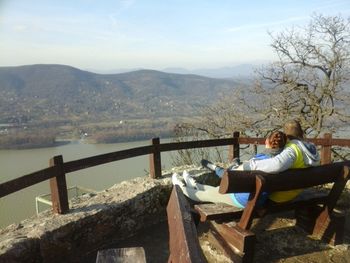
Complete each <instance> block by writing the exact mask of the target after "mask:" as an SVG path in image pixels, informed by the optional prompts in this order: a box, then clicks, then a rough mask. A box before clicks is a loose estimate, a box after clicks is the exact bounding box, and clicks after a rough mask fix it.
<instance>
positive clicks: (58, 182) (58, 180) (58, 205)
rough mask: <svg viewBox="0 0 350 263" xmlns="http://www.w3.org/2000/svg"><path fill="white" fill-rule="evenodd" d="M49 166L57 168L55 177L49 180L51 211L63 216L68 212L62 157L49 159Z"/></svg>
mask: <svg viewBox="0 0 350 263" xmlns="http://www.w3.org/2000/svg"><path fill="white" fill-rule="evenodd" d="M49 164H50V166H54V167H57V169H56V171H57V173H56V174H55V177H53V178H51V179H50V189H51V202H52V211H53V212H54V213H58V214H65V213H67V212H68V211H69V204H68V192H67V183H66V174H65V173H64V169H63V156H62V155H59V156H55V157H53V158H52V159H50V163H49Z"/></svg>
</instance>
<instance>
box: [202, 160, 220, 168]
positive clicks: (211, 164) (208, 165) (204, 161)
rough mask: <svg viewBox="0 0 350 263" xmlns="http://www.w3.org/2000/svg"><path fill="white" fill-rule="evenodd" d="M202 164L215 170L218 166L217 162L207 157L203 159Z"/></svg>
mask: <svg viewBox="0 0 350 263" xmlns="http://www.w3.org/2000/svg"><path fill="white" fill-rule="evenodd" d="M201 164H202V166H203V167H205V168H208V169H209V170H212V171H215V168H216V167H217V166H216V165H215V164H213V163H212V162H209V161H208V160H205V159H202V160H201Z"/></svg>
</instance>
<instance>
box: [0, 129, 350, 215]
mask: <svg viewBox="0 0 350 263" xmlns="http://www.w3.org/2000/svg"><path fill="white" fill-rule="evenodd" d="M309 141H311V142H313V143H315V144H316V145H319V146H321V164H326V163H330V162H331V147H332V146H343V147H350V139H333V138H332V135H331V134H325V135H324V137H323V138H317V139H309ZM264 143H265V139H264V138H245V137H244V138H243V137H239V133H238V132H234V133H233V136H232V137H231V138H225V139H211V140H200V141H188V142H178V143H162V144H161V143H160V140H159V138H153V139H152V141H151V145H148V146H142V147H137V148H132V149H127V150H122V151H117V152H111V153H106V154H101V155H96V156H92V157H88V158H83V159H79V160H74V161H69V162H63V157H62V155H59V156H55V157H53V158H51V159H50V160H49V167H48V168H45V169H42V170H40V171H36V172H34V173H30V174H27V175H24V176H22V177H19V178H16V179H13V180H10V181H7V182H5V183H2V184H0V198H1V197H4V196H6V195H9V194H11V193H14V192H16V191H19V190H21V189H24V188H26V187H29V186H32V185H35V184H37V183H40V182H43V181H46V180H50V189H51V200H52V209H53V212H55V213H58V214H64V213H67V212H68V211H69V205H68V194H67V184H66V174H67V173H71V172H75V171H78V170H81V169H86V168H90V167H94V166H97V165H101V164H106V163H110V162H114V161H118V160H123V159H128V158H133V157H137V156H142V155H149V160H150V162H149V171H150V176H151V178H159V177H161V174H162V171H161V153H162V152H167V151H176V150H184V149H194V148H206V147H216V146H228V147H229V156H228V158H229V160H232V159H233V158H236V157H239V155H240V153H239V151H240V144H253V145H259V144H261V145H262V144H264Z"/></svg>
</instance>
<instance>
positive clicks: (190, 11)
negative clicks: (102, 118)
mask: <svg viewBox="0 0 350 263" xmlns="http://www.w3.org/2000/svg"><path fill="white" fill-rule="evenodd" d="M315 13H317V14H323V15H341V16H343V17H349V16H350V1H349V0H334V1H332V0H331V1H325V0H283V1H281V0H276V1H275V0H272V1H269V0H266V1H263V0H253V1H249V0H245V1H242V0H239V1H237V0H0V66H18V65H28V64H64V65H70V66H73V67H77V68H80V69H96V70H100V71H103V70H105V71H108V70H114V69H133V68H148V69H157V70H161V69H165V68H186V69H199V68H219V67H230V66H235V65H239V64H246V63H249V64H259V63H264V62H266V61H269V60H273V58H274V54H273V53H272V49H271V47H270V44H271V37H270V36H269V34H268V32H276V33H278V32H282V31H283V30H285V29H286V28H291V27H292V26H305V25H307V24H308V22H309V21H310V18H311V16H312V15H313V14H315Z"/></svg>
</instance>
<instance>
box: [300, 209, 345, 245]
mask: <svg viewBox="0 0 350 263" xmlns="http://www.w3.org/2000/svg"><path fill="white" fill-rule="evenodd" d="M295 218H296V225H297V226H299V227H301V228H302V229H303V230H304V231H306V232H307V233H308V234H310V235H313V236H315V237H317V238H319V239H321V240H323V241H324V242H326V243H328V244H330V245H338V244H341V243H343V239H344V227H345V216H344V214H342V213H339V212H336V211H333V212H332V214H331V215H330V216H328V214H326V213H325V212H324V210H323V211H322V208H321V207H309V208H305V209H298V210H297V211H296V215H295Z"/></svg>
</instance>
